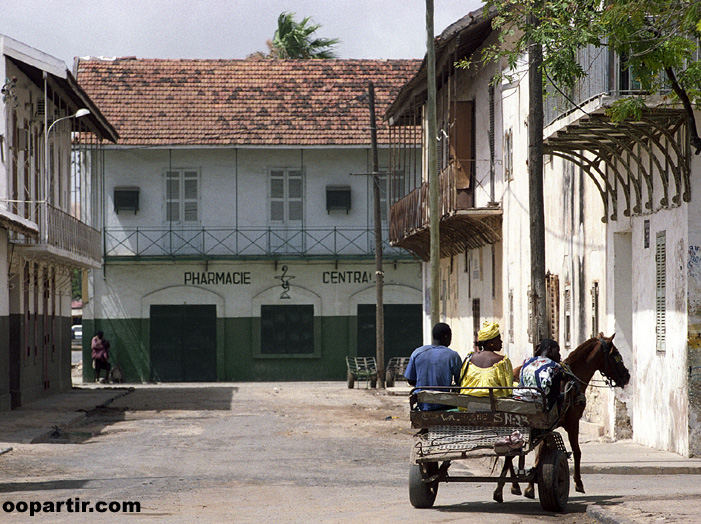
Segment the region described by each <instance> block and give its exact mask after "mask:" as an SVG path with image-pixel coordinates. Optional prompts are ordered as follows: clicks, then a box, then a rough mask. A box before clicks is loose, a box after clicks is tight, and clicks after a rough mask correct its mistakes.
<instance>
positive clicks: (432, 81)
mask: <svg viewBox="0 0 701 524" xmlns="http://www.w3.org/2000/svg"><path fill="white" fill-rule="evenodd" d="M433 40H434V37H433V0H426V63H427V65H428V70H427V73H426V75H427V79H428V86H427V88H428V101H427V113H428V114H427V117H428V136H427V137H426V143H427V144H426V145H427V146H428V169H427V174H428V201H429V219H428V220H429V225H430V234H431V236H430V242H431V246H430V255H429V256H430V261H429V264H430V269H431V327H433V326H435V325H436V324H437V323H438V321H439V314H438V313H439V307H440V304H439V298H440V297H439V294H438V290H439V285H440V262H441V260H440V244H439V243H440V234H439V227H440V226H439V223H438V222H439V220H440V213H439V209H438V173H437V172H436V167H437V162H436V161H437V156H438V152H437V144H436V137H437V136H438V125H437V123H436V50H435V47H434V42H433Z"/></svg>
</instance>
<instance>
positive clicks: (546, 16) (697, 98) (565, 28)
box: [485, 0, 701, 154]
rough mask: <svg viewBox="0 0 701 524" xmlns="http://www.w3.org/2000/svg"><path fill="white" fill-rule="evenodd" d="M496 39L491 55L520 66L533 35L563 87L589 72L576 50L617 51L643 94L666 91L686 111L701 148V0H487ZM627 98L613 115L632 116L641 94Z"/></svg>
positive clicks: (552, 78)
mask: <svg viewBox="0 0 701 524" xmlns="http://www.w3.org/2000/svg"><path fill="white" fill-rule="evenodd" d="M485 9H492V10H494V12H495V17H494V21H493V27H494V28H495V29H496V30H497V31H498V32H499V44H497V45H496V46H493V47H491V48H490V49H489V50H488V53H487V57H488V58H491V59H496V58H506V59H507V61H508V64H509V65H510V66H515V65H516V62H517V60H518V59H519V57H521V56H523V55H524V54H525V53H526V51H527V49H528V45H529V43H530V42H533V43H534V44H535V45H541V46H542V48H543V55H544V58H543V72H544V77H545V78H547V80H548V81H549V82H551V83H553V84H554V85H556V86H558V88H561V89H567V88H571V87H573V86H574V85H575V84H576V82H577V81H578V80H580V79H582V78H583V77H585V76H586V75H587V74H588V71H587V69H586V64H581V63H579V62H578V61H577V59H576V57H577V51H578V50H580V49H582V48H585V47H587V46H594V47H598V48H601V49H602V50H606V48H609V49H612V50H613V51H615V52H616V53H617V54H618V56H620V57H621V59H622V61H623V65H624V66H626V67H628V68H630V71H631V73H632V76H633V77H634V78H635V79H636V80H637V81H638V82H639V83H640V91H641V93H642V94H651V93H660V92H666V91H669V90H670V89H671V91H672V93H671V97H672V98H673V99H674V100H675V101H678V102H680V103H681V104H682V106H683V107H684V110H685V111H686V114H687V117H688V120H689V124H690V134H691V139H692V144H693V145H694V146H695V147H696V153H697V154H699V152H701V139H699V137H698V133H697V131H696V126H695V120H694V109H695V108H696V109H701V63H700V61H699V58H700V55H699V37H701V0H487V2H486V3H485ZM631 98H635V97H627V98H623V99H621V100H620V101H619V102H618V103H616V104H614V106H613V107H612V108H611V109H610V111H609V114H610V116H611V117H612V119H613V120H614V121H621V120H624V119H627V118H632V117H634V116H635V114H636V112H637V111H640V109H641V103H642V101H643V99H642V98H640V95H638V100H633V99H631Z"/></svg>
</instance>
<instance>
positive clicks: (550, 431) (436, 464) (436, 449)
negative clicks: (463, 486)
mask: <svg viewBox="0 0 701 524" xmlns="http://www.w3.org/2000/svg"><path fill="white" fill-rule="evenodd" d="M468 389H469V388H468ZM496 389H503V388H491V389H490V396H489V397H474V396H469V395H463V394H459V393H452V392H448V391H446V392H440V391H426V390H424V391H421V390H416V389H415V390H413V391H412V394H411V424H412V427H414V428H416V429H419V431H418V433H417V434H416V435H415V437H414V447H413V450H412V460H411V466H410V472H409V499H410V501H411V504H412V505H413V506H414V507H417V508H429V507H431V506H433V503H434V501H435V499H436V494H437V492H438V485H439V484H440V483H441V482H482V483H484V482H497V484H498V487H497V491H495V492H494V498H495V500H498V501H501V489H502V488H503V486H504V484H505V483H512V484H516V483H529V484H531V483H533V482H537V483H538V496H539V499H540V503H541V505H542V507H543V508H544V509H545V510H547V511H563V510H564V509H565V506H566V504H567V499H568V497H569V466H568V463H567V459H568V453H567V450H566V449H565V445H564V443H563V441H562V437H561V436H560V434H559V433H557V432H555V431H554V429H555V427H556V426H557V424H558V420H559V413H558V409H557V407H554V408H553V409H552V410H547V409H545V399H544V398H543V401H542V402H524V401H520V400H515V399H512V398H503V397H501V398H500V397H497V396H495V395H494V393H495V390H496ZM419 402H421V403H429V404H442V405H445V406H448V407H449V408H448V409H445V410H438V411H420V410H418V403H419ZM455 408H458V409H455ZM541 443H542V445H543V449H542V450H541V451H540V453H539V460H537V465H534V466H531V467H526V455H527V454H528V453H529V452H531V451H533V450H534V449H535V448H536V447H537V446H538V445H539V444H541ZM484 457H503V458H504V465H503V468H502V470H501V473H500V475H499V476H452V475H450V474H449V472H448V468H449V467H450V464H451V462H453V461H455V460H463V459H478V458H484ZM514 459H516V465H515V468H514V465H513V464H514ZM514 489H517V488H514ZM517 492H518V491H517Z"/></svg>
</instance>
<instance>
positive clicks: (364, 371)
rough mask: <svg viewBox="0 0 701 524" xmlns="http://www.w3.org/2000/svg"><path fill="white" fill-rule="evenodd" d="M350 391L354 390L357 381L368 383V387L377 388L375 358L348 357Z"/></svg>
mask: <svg viewBox="0 0 701 524" xmlns="http://www.w3.org/2000/svg"><path fill="white" fill-rule="evenodd" d="M346 366H347V368H348V389H353V386H354V385H355V381H356V380H365V381H367V386H366V387H371V388H374V387H376V386H377V361H376V360H375V357H346Z"/></svg>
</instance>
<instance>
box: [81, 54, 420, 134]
mask: <svg viewBox="0 0 701 524" xmlns="http://www.w3.org/2000/svg"><path fill="white" fill-rule="evenodd" d="M420 64H421V61H420V60H160V59H135V58H117V59H93V58H89V59H80V60H78V61H77V62H76V70H75V74H76V78H77V80H78V83H79V84H80V85H81V86H82V88H83V89H84V90H85V91H86V92H87V93H88V95H89V96H90V97H91V98H92V99H93V100H94V101H95V103H96V104H97V105H98V107H99V108H100V109H101V111H102V113H103V114H104V115H105V116H106V117H107V119H108V120H109V122H110V123H111V124H112V125H114V127H115V129H116V130H117V132H118V133H119V136H120V139H119V142H118V143H119V144H121V145H187V144H192V145H238V146H246V145H248V146H323V145H329V146H331V145H338V146H352V145H368V146H369V144H370V131H369V129H368V127H369V118H370V117H369V111H368V104H367V100H366V99H363V100H357V99H356V97H358V96H359V95H362V94H363V93H365V92H366V91H367V85H368V82H369V81H373V82H374V84H375V98H376V101H375V112H376V115H377V121H378V127H379V129H378V142H380V143H381V144H382V143H388V131H387V126H386V123H385V122H383V121H382V115H383V114H384V112H385V110H386V109H387V107H388V106H389V104H390V103H391V102H392V100H393V99H394V97H395V96H396V94H397V93H398V91H399V89H400V88H401V87H402V86H403V85H404V84H405V83H406V82H407V81H408V80H409V79H410V78H412V77H413V76H414V74H415V73H416V71H417V70H418V68H419V66H420Z"/></svg>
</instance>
